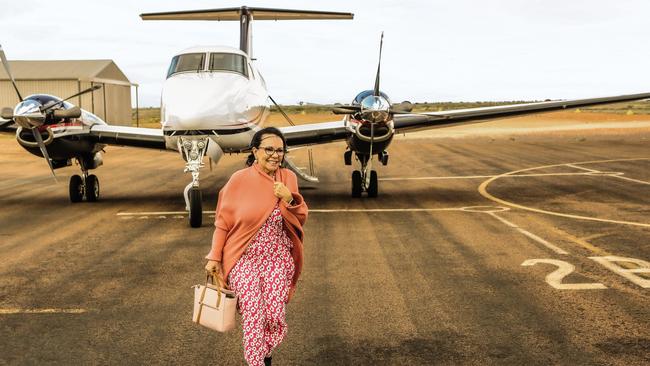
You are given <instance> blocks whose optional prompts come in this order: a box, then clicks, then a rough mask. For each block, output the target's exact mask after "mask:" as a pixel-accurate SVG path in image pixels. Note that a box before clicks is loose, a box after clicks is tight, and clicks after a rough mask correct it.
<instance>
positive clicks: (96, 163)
mask: <svg viewBox="0 0 650 366" xmlns="http://www.w3.org/2000/svg"><path fill="white" fill-rule="evenodd" d="M79 164H81V167H82V168H83V169H84V170H90V169H97V168H99V167H100V166H101V165H103V164H104V157H103V156H102V153H101V152H96V153H95V154H84V155H82V156H80V157H79Z"/></svg>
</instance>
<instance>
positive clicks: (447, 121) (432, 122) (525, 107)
mask: <svg viewBox="0 0 650 366" xmlns="http://www.w3.org/2000/svg"><path fill="white" fill-rule="evenodd" d="M648 98H650V93H640V94H628V95H619V96H613V97H603V98H589V99H574V100H555V101H546V102H537V103H525V104H512V105H504V106H496V107H481V108H469V109H458V110H450V111H441V112H425V113H419V114H415V113H413V114H398V115H395V116H394V118H393V121H394V123H395V130H396V132H398V133H400V132H405V131H409V130H416V129H430V128H442V127H449V126H454V125H459V124H466V123H467V124H468V123H478V122H486V121H488V120H494V119H500V118H508V117H516V116H522V115H526V114H536V113H543V112H554V111H560V110H564V109H572V108H581V107H590V106H595V105H600V104H610V103H618V102H629V101H634V100H642V99H648Z"/></svg>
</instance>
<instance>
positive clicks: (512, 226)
mask: <svg viewBox="0 0 650 366" xmlns="http://www.w3.org/2000/svg"><path fill="white" fill-rule="evenodd" d="M488 214H489V215H490V216H492V217H494V218H495V219H497V220H499V221H501V222H502V223H504V224H506V225H508V226H510V227H511V228H514V229H518V228H519V226H517V225H515V224H513V223H512V222H510V221H508V220H506V219H504V218H503V217H501V216H499V215H497V214H495V213H494V212H488Z"/></svg>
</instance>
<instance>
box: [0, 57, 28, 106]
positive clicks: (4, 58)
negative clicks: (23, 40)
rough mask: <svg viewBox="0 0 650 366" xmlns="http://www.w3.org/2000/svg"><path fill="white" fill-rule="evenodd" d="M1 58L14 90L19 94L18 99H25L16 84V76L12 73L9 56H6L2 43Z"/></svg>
mask: <svg viewBox="0 0 650 366" xmlns="http://www.w3.org/2000/svg"><path fill="white" fill-rule="evenodd" d="M0 59H1V60H2V66H4V67H5V71H6V72H7V75H9V79H11V84H13V86H14V90H16V94H17V95H18V99H19V100H20V101H21V102H22V101H23V96H22V95H20V91H19V90H18V86H16V80H14V76H13V75H12V74H11V69H10V68H9V61H7V57H6V56H5V51H3V50H2V46H1V45H0Z"/></svg>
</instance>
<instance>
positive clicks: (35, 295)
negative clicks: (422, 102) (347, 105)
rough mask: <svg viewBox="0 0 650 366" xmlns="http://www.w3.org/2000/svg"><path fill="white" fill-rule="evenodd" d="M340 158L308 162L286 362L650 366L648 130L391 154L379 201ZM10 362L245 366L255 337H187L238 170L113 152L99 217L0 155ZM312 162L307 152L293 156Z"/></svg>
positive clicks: (408, 148) (4, 344) (4, 319)
mask: <svg viewBox="0 0 650 366" xmlns="http://www.w3.org/2000/svg"><path fill="white" fill-rule="evenodd" d="M343 150H344V145H342V144H340V143H337V144H332V145H326V146H320V147H316V148H314V149H313V152H314V156H315V164H316V169H317V172H316V173H317V174H318V175H319V177H320V179H321V183H320V184H318V185H314V184H305V183H303V182H301V184H302V186H301V188H302V193H303V195H304V196H305V199H306V201H307V203H308V205H309V207H310V209H311V210H310V214H309V219H308V222H307V225H306V227H305V230H306V242H305V267H304V271H303V276H302V279H301V281H300V283H299V288H298V291H297V293H296V296H295V298H294V300H293V301H292V302H291V303H290V304H289V306H288V316H287V320H288V324H289V333H288V335H287V337H286V339H285V341H284V343H283V344H282V345H281V346H280V348H279V349H277V350H276V352H275V354H274V363H275V364H278V365H316V364H318V365H330V364H332V365H334V364H335V365H377V364H386V365H523V364H525V365H647V364H649V363H650V307H649V306H648V304H650V273H649V272H650V269H648V268H645V269H644V268H643V266H649V265H650V264H648V261H650V132H648V130H647V129H646V130H643V131H641V132H639V131H635V132H633V133H619V134H616V135H615V136H609V137H608V136H606V135H605V134H604V133H603V134H602V135H589V136H587V137H583V136H582V135H571V134H564V135H561V136H554V135H530V136H517V137H508V136H501V137H496V138H494V137H492V138H490V137H480V138H458V139H452V138H447V139H428V138H423V139H407V138H396V140H395V142H394V143H393V145H392V146H391V148H390V154H391V157H390V162H389V165H388V166H386V167H384V166H378V168H377V169H378V171H379V177H380V187H379V191H380V193H379V195H380V196H379V197H378V198H376V199H368V198H363V199H352V198H350V174H351V170H352V168H351V167H347V166H344V165H343V157H342V153H343ZM0 151H2V153H1V154H0V171H1V172H2V178H0V205H1V206H0V207H1V209H0V222H1V224H0V256H1V258H2V260H1V261H0V339H1V341H0V364H9V365H23V364H61V365H70V364H85V365H94V364H102V365H103V364H111V365H116V364H120V365H133V364H181V365H190V364H191V365H215V364H218V365H241V364H243V363H244V361H243V352H242V348H241V330H239V329H238V330H237V331H235V332H233V333H229V334H218V333H214V332H210V331H207V330H204V329H202V328H200V327H198V326H196V325H195V324H193V323H192V322H191V313H192V301H193V290H192V289H191V286H192V285H194V284H197V283H201V282H202V281H204V273H203V266H204V260H203V256H204V255H205V254H206V253H207V252H208V250H209V245H210V239H211V235H212V220H213V218H212V217H210V212H209V210H212V209H213V208H214V206H215V204H216V194H217V191H218V190H219V188H220V187H221V186H222V185H223V184H224V182H225V181H226V180H227V178H228V176H229V175H230V174H231V173H232V172H234V171H235V170H237V169H240V168H241V167H242V164H243V161H244V158H245V157H244V156H243V155H241V156H226V157H224V158H223V159H222V161H221V162H220V164H219V165H218V166H217V167H215V168H214V169H213V170H212V171H210V170H209V169H208V167H207V166H206V169H204V170H203V173H202V181H201V182H202V187H203V188H204V197H203V201H204V208H205V210H207V211H208V212H206V213H205V215H204V224H203V227H202V228H200V229H190V228H189V226H188V223H187V217H186V215H185V214H184V213H182V211H183V208H184V203H183V200H182V196H181V192H182V190H183V188H184V186H185V185H186V184H187V183H188V182H189V180H190V177H189V176H188V175H187V174H183V173H182V170H183V166H184V164H183V163H182V161H181V159H180V157H179V156H178V155H176V154H175V153H171V152H159V151H143V150H137V149H131V148H117V147H109V148H107V153H106V155H105V164H104V166H102V167H100V168H99V169H98V170H97V171H96V174H97V175H98V176H99V178H100V183H101V190H102V192H101V200H100V201H99V202H97V203H86V202H84V203H79V204H71V203H69V201H68V193H67V182H68V178H69V176H70V175H71V174H75V173H77V170H76V169H77V168H76V167H68V168H64V169H62V170H59V171H57V172H58V176H59V180H60V183H59V184H54V183H53V181H52V179H51V177H49V172H48V170H47V165H46V163H45V162H44V161H43V160H42V159H38V158H36V157H34V156H31V155H29V154H27V153H26V152H24V151H22V150H21V149H20V148H19V147H18V146H17V144H16V142H15V141H14V140H13V139H11V138H9V137H3V138H0ZM294 155H295V156H296V157H295V159H296V161H297V162H298V163H299V164H300V165H304V164H305V160H304V153H303V152H296V153H295V154H294Z"/></svg>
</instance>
